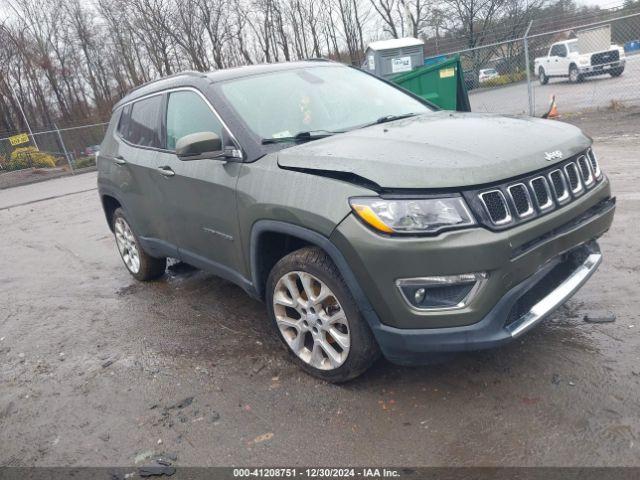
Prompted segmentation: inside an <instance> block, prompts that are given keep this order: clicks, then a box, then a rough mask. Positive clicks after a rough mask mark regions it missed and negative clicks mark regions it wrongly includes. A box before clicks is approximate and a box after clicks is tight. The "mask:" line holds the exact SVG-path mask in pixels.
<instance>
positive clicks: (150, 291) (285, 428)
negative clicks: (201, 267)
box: [0, 115, 640, 466]
mask: <svg viewBox="0 0 640 480" xmlns="http://www.w3.org/2000/svg"><path fill="white" fill-rule="evenodd" d="M616 118H623V117H622V116H621V115H618V116H617V117H616ZM630 118H631V119H632V120H631V121H629V119H627V120H625V121H624V122H622V123H620V122H619V125H618V126H617V127H616V125H614V123H615V122H613V121H608V122H606V123H607V125H605V126H604V127H605V128H603V127H602V126H601V125H603V122H602V120H601V119H600V120H598V119H596V120H593V119H588V118H582V119H581V120H580V119H577V118H574V119H573V121H576V122H577V123H580V122H582V123H581V125H583V126H584V127H585V129H586V130H587V131H588V132H590V133H592V134H594V135H596V149H597V151H598V152H599V154H600V157H601V163H602V165H603V168H604V169H605V171H606V172H607V173H608V175H609V176H610V178H611V180H612V182H613V186H614V192H615V194H616V195H617V197H618V211H617V216H616V219H615V223H614V225H613V228H612V230H611V231H610V232H609V233H608V234H607V235H606V236H605V237H603V238H602V241H601V246H602V249H603V253H604V255H605V260H604V263H603V265H602V267H601V268H600V270H599V272H598V273H597V274H596V275H595V276H594V277H593V278H592V279H591V280H590V282H589V283H588V284H587V285H586V286H585V287H584V288H583V289H582V290H581V291H580V292H579V293H578V294H577V295H576V296H575V297H574V298H573V299H572V300H571V301H569V303H568V304H567V305H566V306H565V307H563V308H562V309H561V310H559V311H558V312H557V314H555V315H554V316H553V317H552V318H550V319H549V320H548V321H546V322H545V323H544V324H543V325H541V326H540V327H538V328H536V329H535V330H533V331H532V332H530V333H529V334H527V335H526V336H525V337H524V338H523V339H522V340H521V341H518V342H516V343H513V344H511V345H509V346H507V347H504V348H501V349H498V350H493V351H485V352H479V353H467V354H461V355H458V356H456V357H455V358H452V359H450V360H449V361H447V362H445V363H440V364H435V365H431V366H428V367H420V368H403V367H397V366H394V365H391V364H389V363H387V362H386V361H384V360H381V361H379V362H378V363H377V364H376V365H375V366H374V367H373V368H372V369H371V370H370V371H369V372H367V373H366V374H365V375H364V376H363V377H361V378H360V379H358V380H356V381H353V382H351V383H349V384H347V385H342V386H335V385H330V384H325V383H322V382H319V381H317V380H315V379H313V378H311V377H309V376H307V375H305V374H303V373H301V372H300V371H299V370H298V369H297V368H296V367H295V366H293V365H292V363H290V362H289V361H288V359H287V354H286V352H284V350H283V349H282V348H281V347H280V345H279V344H278V342H277V341H276V339H275V337H274V334H273V332H272V330H271V327H270V326H269V324H268V323H267V319H266V314H265V311H264V307H263V306H262V305H261V304H260V303H258V302H255V301H253V300H250V299H249V298H248V297H247V296H246V295H245V294H244V293H243V292H242V291H241V290H240V289H239V288H238V287H235V286H234V285H232V284H230V283H228V282H225V281H223V280H220V279H218V278H216V277H213V276H211V275H208V274H206V273H202V272H199V271H196V270H193V269H191V268H189V267H187V266H185V265H182V264H176V265H173V266H172V267H171V268H170V269H169V270H168V273H167V275H166V276H165V277H164V278H162V279H160V280H159V281H156V282H152V283H147V284H142V283H136V282H135V281H134V280H133V279H132V278H131V277H130V276H129V275H128V273H127V272H126V271H125V268H124V266H123V265H122V263H121V260H120V258H119V257H118V254H117V252H116V248H115V244H114V241H113V239H112V236H111V233H110V232H109V230H108V228H107V225H106V223H105V221H104V217H103V214H102V212H101V209H100V205H99V201H98V198H97V194H96V192H95V191H83V190H86V189H89V188H93V187H94V186H95V174H94V173H89V174H86V175H82V176H79V177H76V179H75V180H74V182H75V183H73V184H71V183H67V184H66V187H65V188H66V190H65V189H63V188H62V186H61V187H60V192H61V194H64V196H60V197H58V198H49V199H47V200H44V201H40V202H35V203H27V202H32V201H33V198H32V193H33V192H32V190H24V195H22V193H23V191H21V190H20V189H28V188H29V187H17V188H15V189H9V190H6V191H3V192H0V205H1V204H4V206H0V231H1V232H2V242H0V285H2V297H1V298H2V299H3V300H2V308H1V309H0V445H2V448H0V465H5V466H6V465H13V466H20V465H25V466H31V465H36V466H45V465H46V466H52V465H58V466H67V465H74V466H78V465H91V466H117V465H119V466H126V465H136V464H138V465H139V464H142V463H145V462H147V461H148V458H149V457H150V456H153V455H154V454H158V453H161V452H171V453H173V454H175V455H176V457H177V462H176V463H177V464H178V465H227V466H229V465H247V464H251V465H326V466H339V465H342V466H344V465H390V466H391V465H411V466H422V465H425V466H426V465H429V466H446V465H483V466H494V465H497V466H522V465H526V466H533V465H536V466H538V465H569V466H590V465H598V466H607V465H626V466H640V447H639V442H640V417H639V416H638V411H640V362H639V360H640V317H639V314H638V312H639V311H640V308H639V307H640V305H639V303H640V300H639V299H640V281H639V279H640V257H638V237H639V235H638V234H639V233H640V231H639V225H640V193H639V192H638V184H639V182H640V174H639V173H638V172H639V171H638V169H637V165H638V151H639V148H638V147H639V145H640V137H639V136H638V134H637V125H638V122H637V117H633V116H632V117H630ZM634 118H635V119H636V121H635V123H634V122H633V119H634ZM590 122H591V123H590ZM634 125H635V126H634ZM599 132H600V133H599ZM78 179H80V180H78ZM65 180H66V179H65ZM61 181H62V180H52V181H50V182H47V183H46V184H42V185H47V188H48V189H49V188H53V189H55V188H56V184H54V182H61ZM30 187H34V186H30ZM69 188H71V190H69ZM74 191H77V192H79V193H74ZM9 192H11V195H12V197H11V199H10V200H9V201H4V203H3V195H6V194H8V193H9ZM21 195H22V196H24V198H25V202H20V201H19V200H20V198H21ZM16 199H17V200H16ZM20 203H27V204H25V205H22V206H20V205H18V204H20ZM11 205H14V206H11ZM15 205H17V206H15ZM598 312H613V313H615V315H616V316H617V320H616V321H615V322H614V323H606V324H590V323H586V322H585V321H584V320H583V317H584V315H586V314H592V315H593V314H598Z"/></svg>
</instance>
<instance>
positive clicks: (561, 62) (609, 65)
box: [534, 39, 625, 85]
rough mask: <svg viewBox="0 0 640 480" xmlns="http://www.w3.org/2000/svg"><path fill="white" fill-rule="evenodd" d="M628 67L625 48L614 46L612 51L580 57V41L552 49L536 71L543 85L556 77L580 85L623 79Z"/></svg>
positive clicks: (562, 44) (585, 54)
mask: <svg viewBox="0 0 640 480" xmlns="http://www.w3.org/2000/svg"><path fill="white" fill-rule="evenodd" d="M624 65H625V56H624V49H623V48H622V47H619V46H618V45H611V46H610V47H609V49H608V50H600V51H597V52H589V53H580V49H579V47H578V39H573V40H566V41H563V42H557V43H554V44H553V45H551V48H549V53H548V54H547V56H546V57H539V58H536V59H535V61H534V71H535V73H536V74H537V75H538V79H539V80H540V83H541V84H542V85H545V84H546V83H547V82H549V79H550V78H554V77H565V78H566V77H568V78H569V81H571V82H573V83H577V82H580V81H582V80H583V79H584V78H585V77H588V76H592V75H604V74H609V75H611V76H612V77H619V76H620V75H622V72H623V71H624Z"/></svg>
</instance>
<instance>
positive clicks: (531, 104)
mask: <svg viewBox="0 0 640 480" xmlns="http://www.w3.org/2000/svg"><path fill="white" fill-rule="evenodd" d="M532 23H533V20H531V21H530V22H529V26H528V27H527V31H526V32H524V37H523V39H522V41H523V42H524V62H525V69H526V71H527V93H528V95H529V115H530V116H532V117H533V116H534V115H535V113H536V112H535V105H534V102H533V88H532V86H531V71H530V70H531V69H530V68H529V30H530V29H531V24H532Z"/></svg>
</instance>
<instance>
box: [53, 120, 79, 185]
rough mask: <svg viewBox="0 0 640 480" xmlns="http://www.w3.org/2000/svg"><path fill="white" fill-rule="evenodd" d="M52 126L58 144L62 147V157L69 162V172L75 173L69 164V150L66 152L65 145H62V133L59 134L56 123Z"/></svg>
mask: <svg viewBox="0 0 640 480" xmlns="http://www.w3.org/2000/svg"><path fill="white" fill-rule="evenodd" d="M53 128H55V130H56V134H57V135H58V141H59V142H60V146H61V147H62V152H63V153H64V158H66V159H67V163H68V164H69V168H70V169H71V174H72V175H75V173H76V172H74V171H73V165H71V159H70V158H69V152H67V147H65V145H64V141H63V140H62V135H60V130H58V125H56V124H55V123H54V124H53Z"/></svg>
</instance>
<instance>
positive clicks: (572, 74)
mask: <svg viewBox="0 0 640 480" xmlns="http://www.w3.org/2000/svg"><path fill="white" fill-rule="evenodd" d="M578 78H579V73H578V69H577V68H572V69H571V70H570V71H569V80H571V82H573V83H576V82H577V81H578Z"/></svg>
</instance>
